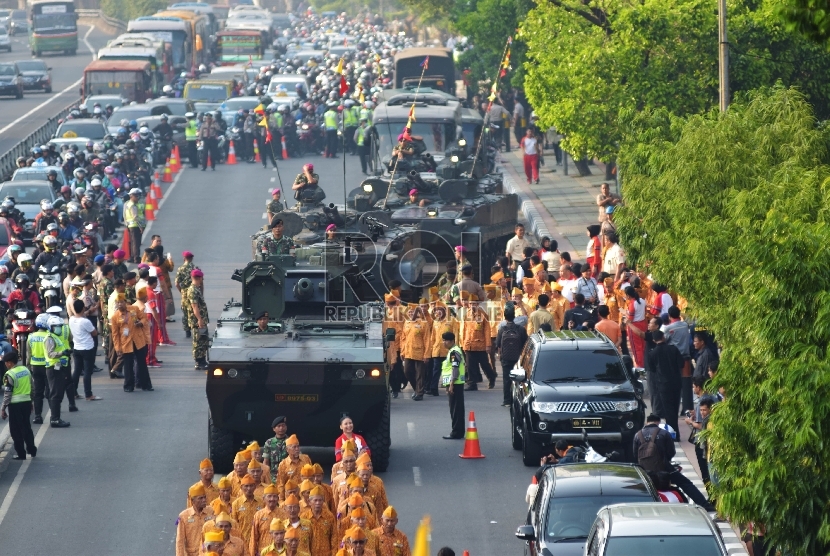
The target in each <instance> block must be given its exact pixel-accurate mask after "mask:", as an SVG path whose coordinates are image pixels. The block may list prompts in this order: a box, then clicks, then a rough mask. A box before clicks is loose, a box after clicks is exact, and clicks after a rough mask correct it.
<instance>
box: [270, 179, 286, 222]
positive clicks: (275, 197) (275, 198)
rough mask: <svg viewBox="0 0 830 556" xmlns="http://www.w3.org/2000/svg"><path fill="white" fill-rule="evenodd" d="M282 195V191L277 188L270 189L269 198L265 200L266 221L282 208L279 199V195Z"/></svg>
mask: <svg viewBox="0 0 830 556" xmlns="http://www.w3.org/2000/svg"><path fill="white" fill-rule="evenodd" d="M281 196H282V191H280V190H279V188H276V187H275V188H274V189H272V190H271V200H270V201H266V202H265V210H266V211H267V212H268V222H270V221H271V220H273V219H274V216H276V214H277V213H278V212H282V211H283V210H284V207H283V204H282V201H280V197H281Z"/></svg>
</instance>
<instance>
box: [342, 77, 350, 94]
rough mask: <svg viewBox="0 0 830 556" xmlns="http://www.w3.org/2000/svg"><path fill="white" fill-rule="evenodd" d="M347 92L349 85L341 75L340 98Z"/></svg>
mask: <svg viewBox="0 0 830 556" xmlns="http://www.w3.org/2000/svg"><path fill="white" fill-rule="evenodd" d="M348 92H349V84H348V83H346V78H345V77H344V76H343V75H341V76H340V96H341V97H342V96H343V95H345V94H346V93H348Z"/></svg>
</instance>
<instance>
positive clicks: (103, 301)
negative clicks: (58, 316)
mask: <svg viewBox="0 0 830 556" xmlns="http://www.w3.org/2000/svg"><path fill="white" fill-rule="evenodd" d="M114 280H115V270H114V268H113V266H112V265H111V264H105V265H104V266H102V267H101V281H100V282H98V303H99V304H100V313H101V337H102V342H103V345H104V353H105V354H106V355H105V358H106V360H107V366H108V367H109V369H110V378H118V376H117V374H116V373H114V372H112V368H113V367H114V366H115V350H114V349H112V340H111V339H110V322H109V318H108V314H107V313H108V307H107V302H108V301H109V298H110V296H111V295H112V292H114V291H115V285H114Z"/></svg>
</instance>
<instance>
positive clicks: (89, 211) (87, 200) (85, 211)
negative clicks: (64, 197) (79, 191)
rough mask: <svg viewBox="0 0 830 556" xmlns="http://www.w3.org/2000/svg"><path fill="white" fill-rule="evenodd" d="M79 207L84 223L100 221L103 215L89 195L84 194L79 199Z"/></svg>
mask: <svg viewBox="0 0 830 556" xmlns="http://www.w3.org/2000/svg"><path fill="white" fill-rule="evenodd" d="M81 207H82V208H81V212H80V217H81V220H83V221H84V222H86V223H90V222H96V223H98V224H100V223H101V221H102V219H103V215H102V214H101V210H100V209H99V208H98V205H96V204H95V201H93V200H92V197H91V196H90V195H88V194H87V195H84V197H83V199H81Z"/></svg>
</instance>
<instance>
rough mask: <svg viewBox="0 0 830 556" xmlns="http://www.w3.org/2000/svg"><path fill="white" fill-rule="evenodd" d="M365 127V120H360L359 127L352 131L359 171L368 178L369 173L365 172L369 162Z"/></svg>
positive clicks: (366, 128) (367, 130)
mask: <svg viewBox="0 0 830 556" xmlns="http://www.w3.org/2000/svg"><path fill="white" fill-rule="evenodd" d="M366 125H367V122H366V118H360V126H359V127H358V128H356V129H355V131H354V143H355V147H356V149H357V155H358V156H359V157H360V170H361V171H362V172H363V173H364V174H365V175H367V176H368V175H369V173H368V172H367V171H366V170H367V169H368V161H369V137H368V135H369V128H368V127H367V126H366ZM347 131H348V128H347Z"/></svg>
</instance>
